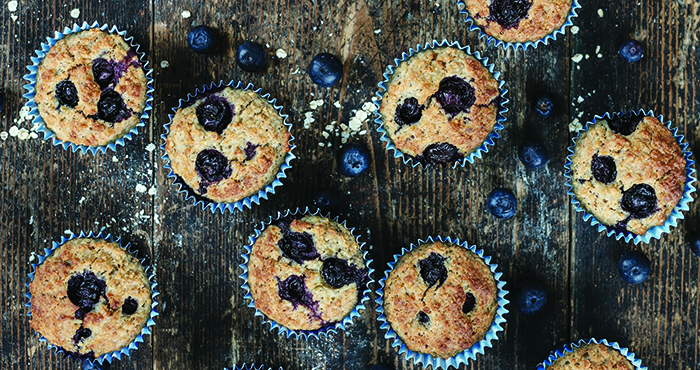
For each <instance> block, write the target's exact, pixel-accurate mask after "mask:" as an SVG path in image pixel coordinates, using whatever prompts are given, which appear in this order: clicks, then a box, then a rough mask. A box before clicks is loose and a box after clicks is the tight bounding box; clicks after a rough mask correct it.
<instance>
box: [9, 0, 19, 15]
mask: <svg viewBox="0 0 700 370" xmlns="http://www.w3.org/2000/svg"><path fill="white" fill-rule="evenodd" d="M7 10H9V11H11V12H15V11H17V1H15V0H12V1H10V2H8V3H7Z"/></svg>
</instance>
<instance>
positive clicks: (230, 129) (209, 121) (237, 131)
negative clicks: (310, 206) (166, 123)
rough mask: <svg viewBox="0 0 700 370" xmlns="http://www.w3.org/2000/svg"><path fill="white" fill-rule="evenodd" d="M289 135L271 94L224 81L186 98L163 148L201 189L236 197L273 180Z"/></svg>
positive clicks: (215, 197)
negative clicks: (269, 99)
mask: <svg viewBox="0 0 700 370" xmlns="http://www.w3.org/2000/svg"><path fill="white" fill-rule="evenodd" d="M290 137H291V135H290V133H289V130H288V129H287V127H286V126H285V125H284V119H283V118H282V116H281V115H280V114H279V113H278V112H277V110H275V108H274V107H273V106H272V105H271V104H270V103H269V102H267V100H265V99H263V98H262V97H260V96H259V95H258V94H256V93H254V92H252V91H250V90H240V89H234V88H232V87H229V86H225V87H223V88H217V89H212V90H208V91H207V92H206V93H203V94H199V95H198V96H196V97H195V98H194V100H192V101H188V102H184V103H183V104H182V106H181V107H180V108H179V109H178V110H177V112H176V113H175V116H174V117H173V118H172V121H171V123H170V132H169V133H168V136H167V138H166V142H165V151H166V152H167V154H168V157H169V158H170V166H171V168H172V170H173V172H174V173H175V174H176V175H177V176H178V177H179V178H180V179H181V180H183V181H184V183H186V185H187V186H189V187H190V188H191V189H192V191H194V192H195V193H196V194H197V195H200V196H203V197H206V198H208V199H210V200H212V201H214V202H217V203H233V202H237V201H239V200H241V199H243V198H245V197H248V196H251V195H253V194H255V193H257V192H258V191H260V190H261V189H263V188H264V187H265V186H267V185H269V184H270V183H272V181H273V180H274V179H275V177H276V175H277V173H278V171H279V169H280V166H281V165H282V163H283V162H284V160H285V157H286V155H287V153H288V152H289V148H290V146H289V139H290Z"/></svg>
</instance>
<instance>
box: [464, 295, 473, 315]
mask: <svg viewBox="0 0 700 370" xmlns="http://www.w3.org/2000/svg"><path fill="white" fill-rule="evenodd" d="M474 307H476V297H474V294H471V293H470V292H467V294H465V296H464V303H463V304H462V312H463V313H465V314H467V313H470V312H472V310H474Z"/></svg>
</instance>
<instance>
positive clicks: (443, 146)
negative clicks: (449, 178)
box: [416, 143, 464, 166]
mask: <svg viewBox="0 0 700 370" xmlns="http://www.w3.org/2000/svg"><path fill="white" fill-rule="evenodd" d="M462 158H464V155H463V154H462V153H460V152H459V149H457V147H456V146H454V145H452V144H450V143H435V144H430V145H428V146H427V147H426V148H425V150H423V155H420V156H418V157H417V158H416V159H417V160H418V161H419V162H421V163H424V164H432V165H435V166H438V165H445V164H449V163H453V162H456V161H459V160H461V159H462Z"/></svg>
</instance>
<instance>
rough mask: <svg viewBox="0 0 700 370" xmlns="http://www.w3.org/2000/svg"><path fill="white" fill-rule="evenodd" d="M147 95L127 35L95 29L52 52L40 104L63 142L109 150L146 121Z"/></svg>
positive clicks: (39, 81) (42, 68)
mask: <svg viewBox="0 0 700 370" xmlns="http://www.w3.org/2000/svg"><path fill="white" fill-rule="evenodd" d="M147 91H148V86H147V79H146V73H145V71H144V69H143V65H142V63H141V61H140V60H139V58H138V55H137V54H136V51H135V50H134V49H133V48H132V47H131V46H129V45H128V44H127V43H126V41H124V39H123V38H122V37H121V36H119V35H117V34H112V33H109V32H106V31H102V30H100V29H99V28H92V29H89V30H85V31H80V32H76V33H72V34H69V35H67V36H65V37H64V38H62V39H60V40H58V41H57V42H56V43H55V44H54V45H53V46H52V47H51V48H50V49H49V50H48V51H47V52H46V55H45V56H44V58H43V59H42V60H41V62H40V63H39V66H38V69H37V73H36V85H35V97H34V100H35V102H36V104H37V109H38V111H39V114H40V115H41V118H42V119H43V120H44V124H45V125H46V127H47V128H48V129H49V130H51V131H52V132H53V133H54V134H55V135H56V138H57V139H59V140H62V141H66V142H71V143H74V144H78V145H85V146H103V145H107V144H109V143H111V142H114V141H116V140H118V139H120V138H122V137H123V136H124V135H126V134H127V133H128V132H129V131H130V130H131V129H133V128H134V127H136V125H137V124H138V123H139V122H140V121H141V115H142V114H143V112H144V109H145V107H146V100H147Z"/></svg>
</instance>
